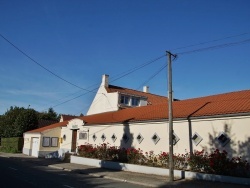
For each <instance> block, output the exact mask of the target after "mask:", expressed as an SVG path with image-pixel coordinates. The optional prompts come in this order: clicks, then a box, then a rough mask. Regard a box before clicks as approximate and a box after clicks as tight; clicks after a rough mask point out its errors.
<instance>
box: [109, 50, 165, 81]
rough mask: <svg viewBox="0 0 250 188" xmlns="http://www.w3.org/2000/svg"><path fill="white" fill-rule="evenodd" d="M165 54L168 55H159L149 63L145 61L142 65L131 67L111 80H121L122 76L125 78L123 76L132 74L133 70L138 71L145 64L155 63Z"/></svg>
mask: <svg viewBox="0 0 250 188" xmlns="http://www.w3.org/2000/svg"><path fill="white" fill-rule="evenodd" d="M165 56H166V55H162V56H159V57H157V58H155V59H153V60H151V61H149V62H147V63H144V64H142V65H140V66H137V67H135V68H133V69H130V70H128V71H126V72H124V73H123V75H121V76H118V77H117V78H115V79H113V80H111V82H114V81H116V80H119V79H121V78H123V77H125V76H127V75H129V74H131V73H133V72H135V71H137V70H139V69H142V68H143V67H145V66H147V65H150V64H152V63H154V62H156V61H158V60H160V59H162V58H163V57H165Z"/></svg>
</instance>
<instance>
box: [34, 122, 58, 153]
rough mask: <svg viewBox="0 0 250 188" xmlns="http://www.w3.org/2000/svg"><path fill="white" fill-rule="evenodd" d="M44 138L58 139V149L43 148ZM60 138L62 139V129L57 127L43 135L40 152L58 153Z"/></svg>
mask: <svg viewBox="0 0 250 188" xmlns="http://www.w3.org/2000/svg"><path fill="white" fill-rule="evenodd" d="M43 137H50V138H51V137H57V138H58V145H57V147H52V146H50V147H43ZM60 137H61V127H57V128H54V129H49V130H46V131H44V132H42V133H41V142H40V150H39V151H46V152H49V151H57V150H58V149H59V148H60Z"/></svg>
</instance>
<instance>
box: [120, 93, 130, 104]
mask: <svg viewBox="0 0 250 188" xmlns="http://www.w3.org/2000/svg"><path fill="white" fill-rule="evenodd" d="M121 104H125V105H129V97H128V96H126V95H121Z"/></svg>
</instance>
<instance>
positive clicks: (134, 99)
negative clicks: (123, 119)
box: [131, 97, 140, 106]
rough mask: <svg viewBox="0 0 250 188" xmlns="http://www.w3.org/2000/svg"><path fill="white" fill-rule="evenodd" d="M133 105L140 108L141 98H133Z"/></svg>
mask: <svg viewBox="0 0 250 188" xmlns="http://www.w3.org/2000/svg"><path fill="white" fill-rule="evenodd" d="M131 104H132V106H139V104H140V98H139V97H132V100H131Z"/></svg>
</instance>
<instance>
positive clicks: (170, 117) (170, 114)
mask: <svg viewBox="0 0 250 188" xmlns="http://www.w3.org/2000/svg"><path fill="white" fill-rule="evenodd" d="M166 53H167V56H168V122H169V181H170V182H173V181H174V161H173V151H174V149H173V106H172V102H173V95H172V94H173V91H172V56H174V57H175V55H173V54H171V52H169V51H166Z"/></svg>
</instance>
